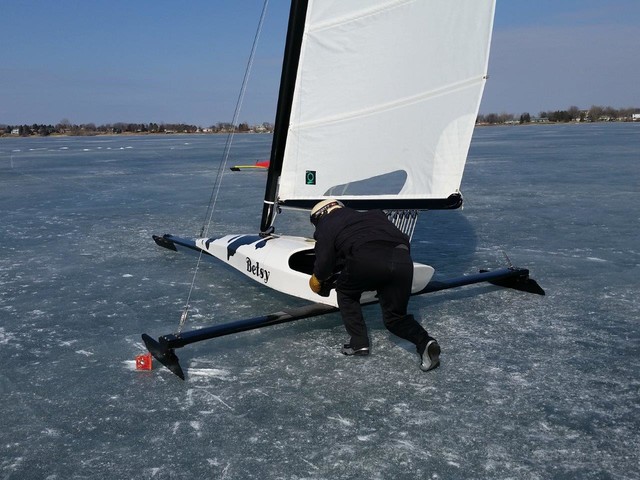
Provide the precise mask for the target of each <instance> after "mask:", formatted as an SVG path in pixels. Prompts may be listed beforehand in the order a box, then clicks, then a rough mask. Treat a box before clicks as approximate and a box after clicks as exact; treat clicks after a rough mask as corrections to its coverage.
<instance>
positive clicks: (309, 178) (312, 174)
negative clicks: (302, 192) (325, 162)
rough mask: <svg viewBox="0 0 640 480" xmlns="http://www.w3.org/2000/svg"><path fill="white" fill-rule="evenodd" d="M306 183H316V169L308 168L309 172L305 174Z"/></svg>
mask: <svg viewBox="0 0 640 480" xmlns="http://www.w3.org/2000/svg"><path fill="white" fill-rule="evenodd" d="M304 181H305V185H315V184H316V171H315V170H307V173H305V174H304Z"/></svg>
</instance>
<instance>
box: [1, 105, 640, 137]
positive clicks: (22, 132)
mask: <svg viewBox="0 0 640 480" xmlns="http://www.w3.org/2000/svg"><path fill="white" fill-rule="evenodd" d="M638 113H640V108H620V109H616V108H613V107H602V106H597V105H593V106H592V107H591V108H589V109H588V110H581V109H580V108H578V107H576V106H571V107H569V108H568V109H567V110H556V111H553V112H540V113H539V114H538V116H537V117H532V116H531V114H529V113H528V112H525V113H523V114H521V115H520V116H519V118H516V115H514V114H512V113H499V114H498V113H489V114H480V115H478V117H477V119H476V124H478V125H501V124H514V123H520V124H524V123H532V122H554V123H559V122H576V121H580V122H601V121H631V120H632V119H633V114H638ZM230 132H237V133H249V132H258V133H272V132H273V125H272V124H271V123H268V122H264V123H261V124H259V125H253V126H251V125H249V124H248V123H246V122H244V123H240V124H239V125H232V124H231V123H225V122H218V123H217V124H215V125H211V126H209V127H204V128H203V127H200V126H197V125H189V124H185V123H154V122H152V123H124V122H117V123H107V124H104V125H98V126H96V125H95V124H94V123H83V124H72V123H71V122H69V120H66V119H64V120H61V121H60V122H59V123H57V124H56V125H46V124H36V123H34V124H32V125H0V136H3V135H19V136H22V137H28V136H36V135H37V136H43V137H46V136H48V135H78V136H80V135H87V136H88V135H104V134H132V133H133V134H135V133H137V134H148V133H151V134H152V133H230Z"/></svg>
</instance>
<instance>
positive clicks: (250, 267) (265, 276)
mask: <svg viewBox="0 0 640 480" xmlns="http://www.w3.org/2000/svg"><path fill="white" fill-rule="evenodd" d="M247 273H250V274H251V275H255V276H256V277H257V278H259V279H260V280H262V281H263V282H264V283H267V282H269V275H271V272H270V271H269V270H267V269H266V268H262V267H260V262H256V263H253V262H252V261H251V259H250V258H249V257H247Z"/></svg>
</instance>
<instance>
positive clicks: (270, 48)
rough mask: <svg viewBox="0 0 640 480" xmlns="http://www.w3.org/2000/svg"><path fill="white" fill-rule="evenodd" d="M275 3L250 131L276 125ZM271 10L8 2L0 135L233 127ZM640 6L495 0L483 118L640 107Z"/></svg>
mask: <svg viewBox="0 0 640 480" xmlns="http://www.w3.org/2000/svg"><path fill="white" fill-rule="evenodd" d="M288 3H289V2H288V1H286V0H270V2H269V7H268V16H267V20H266V22H265V24H264V29H263V32H262V36H261V42H260V44H259V47H258V51H257V54H256V59H255V64H254V68H253V72H252V76H251V79H250V82H249V86H248V90H247V96H246V98H245V101H244V107H243V110H242V113H241V115H240V118H239V120H240V121H247V122H249V123H260V122H263V121H268V122H271V121H273V119H274V117H275V103H276V98H277V89H278V82H279V76H280V66H281V55H282V48H283V44H284V35H285V30H286V20H287V18H286V17H287V14H288ZM262 4H263V2H262V0H242V1H240V0H192V1H190V2H175V1H168V0H155V1H151V0H136V1H131V0H126V1H125V0H110V1H93V0H90V1H87V0H75V1H73V0H56V1H51V0H19V1H18V0H0V38H1V39H2V42H1V43H2V47H1V48H0V124H22V123H28V124H31V123H52V124H55V123H58V122H60V121H61V120H63V119H68V120H70V121H71V122H72V123H89V122H93V123H96V124H104V123H113V122H120V121H122V122H141V123H149V122H157V123H160V122H167V123H173V122H185V123H189V124H196V125H201V126H207V125H211V124H215V123H217V122H228V121H231V120H232V118H233V110H234V106H235V102H236V99H237V96H238V92H239V89H240V85H241V80H242V76H243V74H244V68H245V64H246V61H247V58H248V54H249V51H250V48H251V43H252V41H253V35H254V33H255V28H256V26H257V23H258V19H259V17H260V12H261V10H262ZM638 52H640V0H606V1H603V0H597V1H596V0H498V5H497V9H496V20H495V28H494V36H493V42H492V53H491V61H490V68H489V70H490V71H489V74H490V79H489V82H488V83H487V88H486V90H485V97H484V99H483V102H482V106H481V112H482V113H492V112H495V113H501V112H508V113H514V114H520V113H523V112H530V113H531V114H537V113H539V112H540V111H543V110H557V109H564V108H567V107H569V106H571V105H576V106H578V107H580V108H588V107H589V106H591V105H594V104H595V105H605V106H606V105H610V106H612V107H615V108H622V107H630V106H633V107H640V87H639V85H640V54H639V53H638Z"/></svg>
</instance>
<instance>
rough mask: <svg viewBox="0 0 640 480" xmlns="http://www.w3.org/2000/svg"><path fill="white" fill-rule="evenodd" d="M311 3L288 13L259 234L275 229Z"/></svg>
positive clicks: (294, 4)
mask: <svg viewBox="0 0 640 480" xmlns="http://www.w3.org/2000/svg"><path fill="white" fill-rule="evenodd" d="M307 4H308V0H292V1H291V9H290V11H289V26H288V28H287V39H286V44H285V50H284V59H283V61H282V75H281V77H280V91H279V93H278V106H277V110H276V123H275V128H274V132H273V142H272V144H271V156H270V162H269V173H268V175H267V185H266V188H265V194H264V205H263V208H262V220H261V222H260V231H261V232H266V231H267V230H268V229H269V228H270V227H271V225H272V223H273V219H274V217H275V213H276V208H277V207H276V204H275V202H276V195H277V194H278V181H279V179H280V173H281V171H282V161H283V158H284V149H285V146H286V144H287V132H288V129H289V117H290V115H291V104H292V102H293V92H294V89H295V83H296V75H297V73H298V61H299V59H300V48H301V45H302V37H303V33H304V23H305V18H306V14H307Z"/></svg>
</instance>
